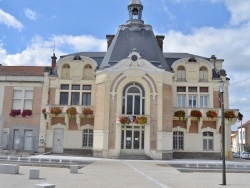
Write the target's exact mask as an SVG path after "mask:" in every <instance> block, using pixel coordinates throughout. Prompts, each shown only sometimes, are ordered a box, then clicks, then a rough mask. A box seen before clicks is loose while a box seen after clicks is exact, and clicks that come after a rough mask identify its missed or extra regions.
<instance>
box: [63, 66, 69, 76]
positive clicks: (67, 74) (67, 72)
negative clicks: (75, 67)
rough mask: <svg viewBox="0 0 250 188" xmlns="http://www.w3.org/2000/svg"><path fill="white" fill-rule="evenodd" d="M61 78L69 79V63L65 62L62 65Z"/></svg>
mask: <svg viewBox="0 0 250 188" xmlns="http://www.w3.org/2000/svg"><path fill="white" fill-rule="evenodd" d="M62 78H64V79H69V78H70V66H69V64H65V65H63V67H62Z"/></svg>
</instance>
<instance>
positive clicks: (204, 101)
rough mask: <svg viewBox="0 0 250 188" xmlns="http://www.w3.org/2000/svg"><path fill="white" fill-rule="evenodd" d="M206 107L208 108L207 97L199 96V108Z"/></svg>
mask: <svg viewBox="0 0 250 188" xmlns="http://www.w3.org/2000/svg"><path fill="white" fill-rule="evenodd" d="M208 107H209V96H208V95H200V108H208Z"/></svg>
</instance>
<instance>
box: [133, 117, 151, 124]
mask: <svg viewBox="0 0 250 188" xmlns="http://www.w3.org/2000/svg"><path fill="white" fill-rule="evenodd" d="M147 122H148V118H147V117H145V116H141V117H136V119H135V123H137V124H140V125H145V124H146V123H147Z"/></svg>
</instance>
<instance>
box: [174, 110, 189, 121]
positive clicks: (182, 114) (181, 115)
mask: <svg viewBox="0 0 250 188" xmlns="http://www.w3.org/2000/svg"><path fill="white" fill-rule="evenodd" d="M185 114H186V113H185V111H184V110H178V111H176V112H175V113H174V116H175V117H178V118H179V120H184V118H185Z"/></svg>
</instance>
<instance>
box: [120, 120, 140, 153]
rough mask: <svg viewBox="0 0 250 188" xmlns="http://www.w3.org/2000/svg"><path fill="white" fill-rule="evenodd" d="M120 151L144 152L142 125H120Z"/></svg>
mask: <svg viewBox="0 0 250 188" xmlns="http://www.w3.org/2000/svg"><path fill="white" fill-rule="evenodd" d="M121 153H123V154H126V153H128V154H129V153H131V154H144V126H141V125H140V126H138V125H136V126H130V125H122V131H121Z"/></svg>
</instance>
